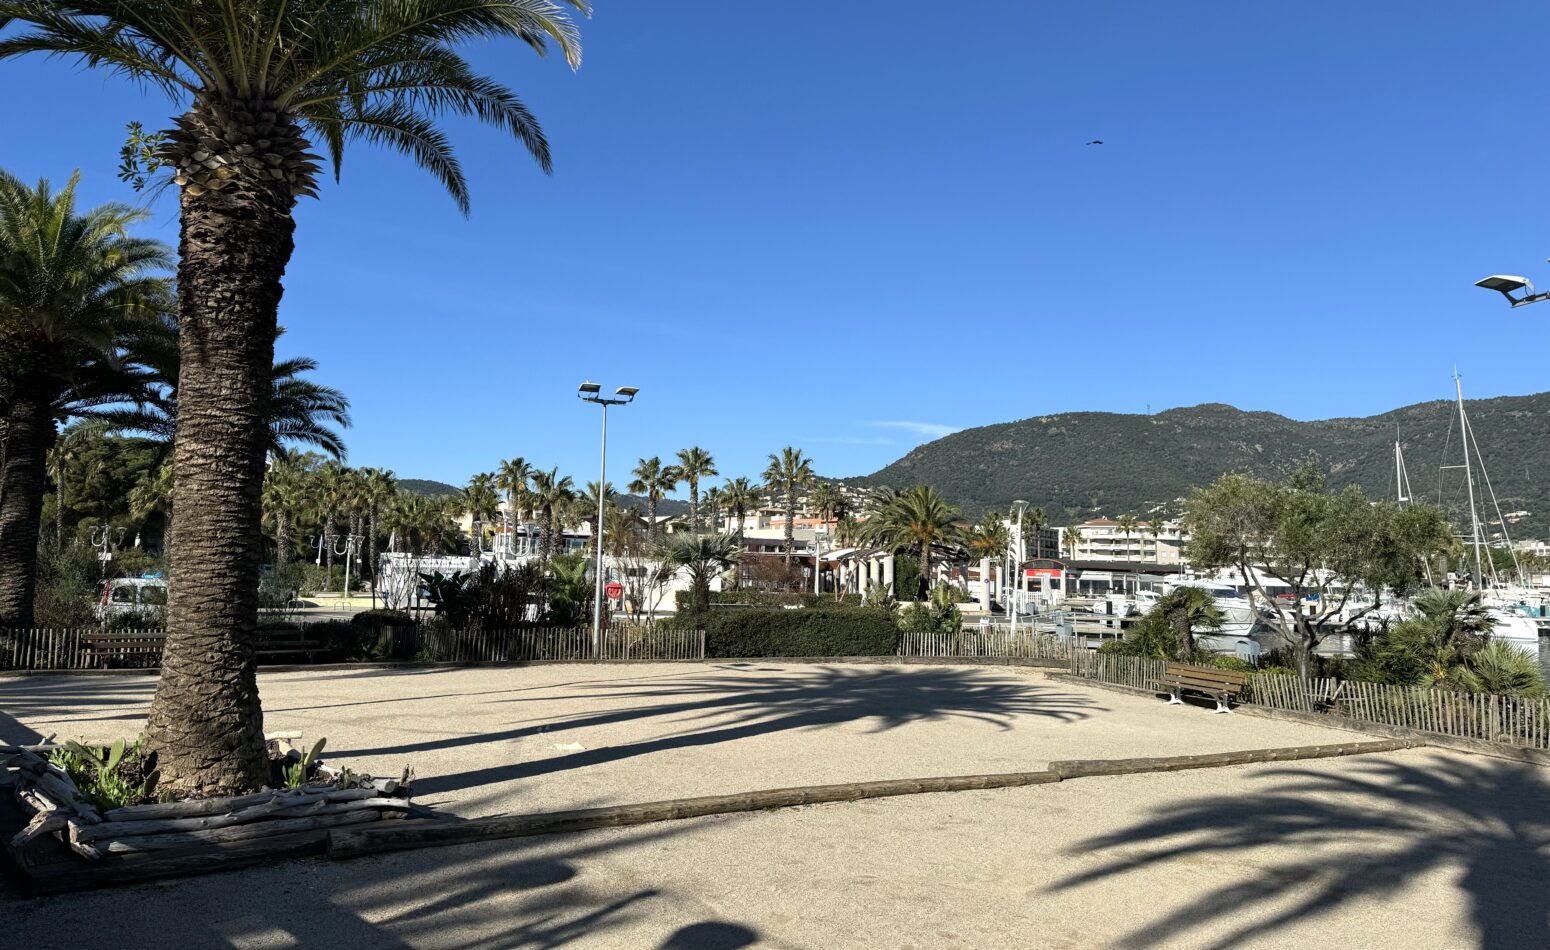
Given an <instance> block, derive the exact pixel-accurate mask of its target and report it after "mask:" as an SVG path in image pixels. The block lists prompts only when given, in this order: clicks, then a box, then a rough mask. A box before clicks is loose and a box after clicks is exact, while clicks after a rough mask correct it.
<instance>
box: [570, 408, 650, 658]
mask: <svg viewBox="0 0 1550 950" xmlns="http://www.w3.org/2000/svg"><path fill="white" fill-rule="evenodd" d="M638 392H640V390H639V389H637V388H636V387H634V386H620V387H619V388H618V389H616V390H614V396H615V398H613V399H609V398H607V397H606V396H604V395H603V394H602V387H601V386H599V385H598V384H597V383H593V382H585V383H582V384H581V386H580V387H578V389H577V391H576V395H577V396H578V397H580V398H581V400H582V401H583V402H591V403H596V404H597V405H599V406H602V407H603V446H602V451H601V453H600V461H599V462H598V472H597V571H596V574H597V577H596V578H595V580H594V582H593V584H592V586H593V587H594V588H596V591H595V596H594V597H593V602H592V656H593V657H600V656H602V653H603V583H604V581H605V580H607V575H605V574H604V573H603V509H604V506H605V504H606V503H607V501H608V407H609V406H624V405H628V404H629V403H631V402H633V401H634V400H635V394H636V393H638Z"/></svg>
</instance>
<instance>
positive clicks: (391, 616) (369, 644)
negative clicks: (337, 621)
mask: <svg viewBox="0 0 1550 950" xmlns="http://www.w3.org/2000/svg"><path fill="white" fill-rule="evenodd" d="M350 626H352V627H354V628H355V629H356V630H358V631H360V634H361V643H362V645H363V647H364V649H365V650H366V653H367V655H369V656H370V657H372V658H382V657H386V658H389V659H394V660H408V659H413V658H414V655H415V649H416V642H415V636H414V632H415V627H416V624H415V620H414V618H413V617H411V616H409V614H407V613H405V612H404V611H402V610H363V611H361V612H360V613H358V614H356V615H355V616H353V617H351V618H350Z"/></svg>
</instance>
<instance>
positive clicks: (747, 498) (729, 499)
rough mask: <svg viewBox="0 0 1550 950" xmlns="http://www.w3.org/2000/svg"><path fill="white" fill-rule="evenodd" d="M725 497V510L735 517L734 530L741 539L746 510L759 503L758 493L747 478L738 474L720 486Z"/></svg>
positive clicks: (746, 514)
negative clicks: (735, 528)
mask: <svg viewBox="0 0 1550 950" xmlns="http://www.w3.org/2000/svg"><path fill="white" fill-rule="evenodd" d="M722 493H723V495H724V497H725V499H726V506H727V510H728V511H730V512H732V516H733V517H734V518H736V519H737V530H736V531H735V532H734V533H735V534H736V535H737V539H738V540H739V541H741V540H742V539H743V522H744V521H745V520H747V518H748V510H749V509H750V508H752V507H754V506H755V505H757V504H758V503H759V493H758V492H757V491H755V490H754V487H753V485H752V483H750V482H749V481H748V479H746V478H744V477H743V476H741V475H739V476H738V477H736V478H734V479H731V480H729V481H728V482H727V483H726V486H725V487H724V488H722Z"/></svg>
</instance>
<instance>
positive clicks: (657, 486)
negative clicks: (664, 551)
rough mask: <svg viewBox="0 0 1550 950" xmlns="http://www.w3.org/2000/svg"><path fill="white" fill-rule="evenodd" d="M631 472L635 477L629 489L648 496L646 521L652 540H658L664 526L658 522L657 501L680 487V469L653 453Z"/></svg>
mask: <svg viewBox="0 0 1550 950" xmlns="http://www.w3.org/2000/svg"><path fill="white" fill-rule="evenodd" d="M630 474H632V475H633V476H635V477H634V478H633V479H631V481H630V484H629V486H628V487H629V490H630V491H632V492H634V493H635V494H637V495H645V496H646V523H647V524H649V525H650V526H651V537H652V540H656V539H657V538H659V537H661V536H662V526H661V525H659V524H657V503H658V502H660V501H661V500H662V499H663V497H665V496H666V495H667V493H668V492H670V491H672V490H673V489H674V488H677V487H678V483H679V481H681V479H680V478H679V477H678V469H676V468H674V467H673V466H671V465H663V464H662V459H660V458H659V457H657V456H655V455H653V456H652V457H651V458H649V459H641V460H640V461H639V462H638V463H637V464H636V466H635V470H634V471H633V472H631V473H630Z"/></svg>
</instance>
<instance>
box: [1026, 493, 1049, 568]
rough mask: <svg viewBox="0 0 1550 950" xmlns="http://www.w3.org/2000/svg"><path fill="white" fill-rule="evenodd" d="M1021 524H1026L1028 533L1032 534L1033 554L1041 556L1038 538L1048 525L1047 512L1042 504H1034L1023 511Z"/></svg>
mask: <svg viewBox="0 0 1550 950" xmlns="http://www.w3.org/2000/svg"><path fill="white" fill-rule="evenodd" d="M1023 524H1025V525H1027V526H1028V533H1029V534H1030V535H1032V536H1033V556H1034V557H1041V556H1042V551H1041V546H1040V544H1039V538H1040V536H1041V535H1042V534H1043V532H1044V529H1045V528H1047V527H1049V513H1048V512H1047V511H1045V510H1044V506H1043V505H1035V506H1034V507H1032V508H1029V509H1028V510H1027V511H1025V512H1023Z"/></svg>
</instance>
